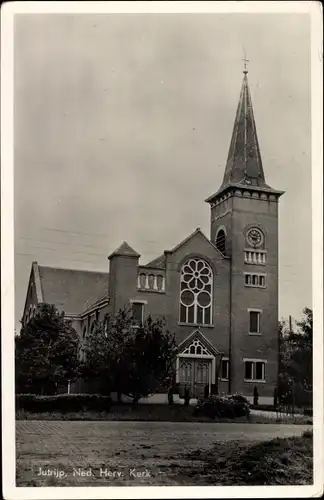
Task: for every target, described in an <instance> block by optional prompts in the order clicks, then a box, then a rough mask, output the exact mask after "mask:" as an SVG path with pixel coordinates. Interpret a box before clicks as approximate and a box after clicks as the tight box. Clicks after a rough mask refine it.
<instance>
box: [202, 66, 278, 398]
mask: <svg viewBox="0 0 324 500" xmlns="http://www.w3.org/2000/svg"><path fill="white" fill-rule="evenodd" d="M247 73H248V72H247V69H246V67H245V68H244V71H243V82H242V88H241V93H240V98H239V103H238V107H237V112H236V117H235V122H234V129H233V134H232V139H231V143H230V148H229V153H228V158H227V162H226V167H225V173H224V178H223V182H222V185H221V187H220V189H219V190H218V191H217V192H216V193H215V194H213V195H211V196H209V197H208V198H207V199H206V202H208V203H209V205H210V208H211V231H210V237H211V241H212V242H213V243H214V244H215V245H216V246H217V248H218V249H219V250H220V251H221V252H222V253H223V254H224V255H226V256H228V257H229V258H230V299H229V300H230V304H229V306H230V307H229V309H230V332H229V336H230V340H229V345H230V348H229V369H230V376H229V392H232V393H233V392H236V391H238V392H242V393H244V394H246V395H251V396H252V394H253V389H254V387H255V386H256V387H257V389H258V392H259V395H260V402H261V401H263V402H265V401H271V398H272V397H273V391H274V388H275V387H276V384H277V374H278V341H277V338H278V333H277V332H278V202H279V198H280V196H281V195H282V194H283V191H277V190H275V189H273V188H272V187H270V186H269V185H268V184H267V183H266V180H265V175H264V170H263V166H262V159H261V154H260V148H259V143H258V138H257V131H256V126H255V121H254V115H253V108H252V101H251V95H250V90H249V85H248V77H247Z"/></svg>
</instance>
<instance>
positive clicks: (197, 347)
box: [177, 330, 221, 356]
mask: <svg viewBox="0 0 324 500" xmlns="http://www.w3.org/2000/svg"><path fill="white" fill-rule="evenodd" d="M177 351H178V354H181V355H183V356H185V355H202V356H218V355H219V354H221V353H220V351H219V350H218V349H217V348H216V347H215V346H213V344H212V343H211V342H210V341H209V340H208V339H207V337H205V335H203V334H202V333H201V331H200V330H195V331H194V332H192V333H191V334H190V335H189V336H188V337H187V338H186V339H185V340H184V341H183V342H181V344H179V346H178V349H177Z"/></svg>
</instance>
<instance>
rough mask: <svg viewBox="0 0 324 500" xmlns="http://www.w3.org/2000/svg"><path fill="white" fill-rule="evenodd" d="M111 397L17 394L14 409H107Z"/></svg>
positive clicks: (50, 410) (78, 410) (38, 410)
mask: <svg viewBox="0 0 324 500" xmlns="http://www.w3.org/2000/svg"><path fill="white" fill-rule="evenodd" d="M110 406H111V398H110V397H109V396H101V395H98V394H58V395H55V396H39V395H35V394H17V395H16V411H17V412H19V411H22V410H23V411H29V412H32V413H42V412H53V411H54V412H56V411H57V412H61V413H65V412H80V411H88V410H89V411H91V410H93V411H109V409H110Z"/></svg>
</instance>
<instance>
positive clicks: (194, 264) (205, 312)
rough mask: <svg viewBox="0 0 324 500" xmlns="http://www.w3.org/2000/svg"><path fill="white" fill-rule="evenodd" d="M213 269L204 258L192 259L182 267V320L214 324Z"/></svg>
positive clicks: (200, 323)
mask: <svg viewBox="0 0 324 500" xmlns="http://www.w3.org/2000/svg"><path fill="white" fill-rule="evenodd" d="M212 288H213V271H212V269H211V267H210V266H209V264H207V262H205V261H204V260H202V259H198V258H197V259H190V260H189V261H188V262H186V263H185V264H184V266H183V267H182V269H181V279H180V322H181V323H192V324H199V325H211V324H212V299H213V291H212Z"/></svg>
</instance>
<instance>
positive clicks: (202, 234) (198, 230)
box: [164, 227, 229, 259]
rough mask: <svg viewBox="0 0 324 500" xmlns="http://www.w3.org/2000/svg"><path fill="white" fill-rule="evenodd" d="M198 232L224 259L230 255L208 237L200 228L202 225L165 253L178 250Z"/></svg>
mask: <svg viewBox="0 0 324 500" xmlns="http://www.w3.org/2000/svg"><path fill="white" fill-rule="evenodd" d="M197 234H199V235H200V236H202V237H203V239H204V240H205V241H206V242H207V243H208V245H210V246H212V247H213V249H214V250H216V252H217V253H218V254H219V255H220V256H221V257H222V258H223V259H228V258H229V257H227V256H225V255H223V254H222V253H221V252H220V251H219V250H218V248H217V247H216V246H215V245H214V244H213V243H212V242H211V241H210V240H209V239H208V238H207V236H206V235H205V234H204V233H203V232H202V230H201V229H200V227H197V229H196V230H195V231H193V232H192V233H191V234H189V236H187V237H186V238H185V239H184V240H182V241H181V242H180V243H178V245H176V246H175V247H173V248H172V250H165V252H164V253H173V252H175V251H176V250H178V249H179V248H180V247H182V246H183V245H184V244H185V243H187V242H188V241H189V240H191V238H193V237H194V236H196V235H197Z"/></svg>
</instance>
